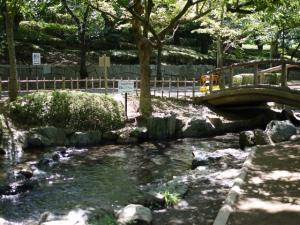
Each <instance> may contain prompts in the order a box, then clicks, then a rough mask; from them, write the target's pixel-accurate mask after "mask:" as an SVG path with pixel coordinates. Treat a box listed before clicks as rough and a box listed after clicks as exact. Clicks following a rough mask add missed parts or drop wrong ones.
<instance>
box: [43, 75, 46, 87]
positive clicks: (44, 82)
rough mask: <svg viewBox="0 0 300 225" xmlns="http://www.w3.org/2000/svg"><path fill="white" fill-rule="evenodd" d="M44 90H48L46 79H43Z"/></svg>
mask: <svg viewBox="0 0 300 225" xmlns="http://www.w3.org/2000/svg"><path fill="white" fill-rule="evenodd" d="M43 88H44V90H46V79H45V77H43Z"/></svg>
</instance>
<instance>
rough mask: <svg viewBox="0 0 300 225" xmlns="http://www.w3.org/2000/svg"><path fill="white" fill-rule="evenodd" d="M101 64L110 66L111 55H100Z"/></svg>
mask: <svg viewBox="0 0 300 225" xmlns="http://www.w3.org/2000/svg"><path fill="white" fill-rule="evenodd" d="M99 66H101V67H110V57H107V56H106V55H104V56H101V57H99Z"/></svg>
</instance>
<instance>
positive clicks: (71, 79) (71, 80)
mask: <svg viewBox="0 0 300 225" xmlns="http://www.w3.org/2000/svg"><path fill="white" fill-rule="evenodd" d="M70 82H71V90H73V77H71V78H70Z"/></svg>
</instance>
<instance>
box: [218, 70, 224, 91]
mask: <svg viewBox="0 0 300 225" xmlns="http://www.w3.org/2000/svg"><path fill="white" fill-rule="evenodd" d="M219 77H220V79H219V86H220V90H224V89H225V74H224V73H223V74H222V73H221V72H220V74H219Z"/></svg>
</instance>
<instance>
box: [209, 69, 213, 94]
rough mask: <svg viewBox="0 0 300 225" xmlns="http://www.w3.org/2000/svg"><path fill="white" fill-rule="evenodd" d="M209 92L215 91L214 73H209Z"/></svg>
mask: <svg viewBox="0 0 300 225" xmlns="http://www.w3.org/2000/svg"><path fill="white" fill-rule="evenodd" d="M209 92H210V93H211V92H213V74H210V75H209Z"/></svg>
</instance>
